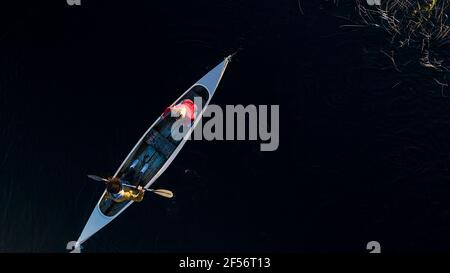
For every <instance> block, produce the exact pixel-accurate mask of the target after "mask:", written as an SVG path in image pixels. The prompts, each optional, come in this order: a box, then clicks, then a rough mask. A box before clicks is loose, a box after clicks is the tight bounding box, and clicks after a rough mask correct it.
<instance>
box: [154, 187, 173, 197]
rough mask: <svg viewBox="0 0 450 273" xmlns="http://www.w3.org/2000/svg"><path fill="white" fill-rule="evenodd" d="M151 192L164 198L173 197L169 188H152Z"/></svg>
mask: <svg viewBox="0 0 450 273" xmlns="http://www.w3.org/2000/svg"><path fill="white" fill-rule="evenodd" d="M152 192H153V193H155V194H157V195H161V196H163V197H166V198H172V197H173V192H171V191H169V190H163V189H157V190H152Z"/></svg>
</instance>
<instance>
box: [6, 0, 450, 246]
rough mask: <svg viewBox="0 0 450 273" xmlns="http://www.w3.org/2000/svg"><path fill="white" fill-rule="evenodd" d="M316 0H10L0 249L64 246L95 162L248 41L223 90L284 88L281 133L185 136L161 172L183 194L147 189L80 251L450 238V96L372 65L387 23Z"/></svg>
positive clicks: (277, 92) (230, 96) (110, 160)
mask: <svg viewBox="0 0 450 273" xmlns="http://www.w3.org/2000/svg"><path fill="white" fill-rule="evenodd" d="M321 2H322V1H311V2H308V3H303V7H304V12H305V15H302V14H301V12H300V11H299V9H298V2H297V1H295V0H294V1H258V2H256V1H243V0H241V1H206V0H201V1H177V2H167V1H134V2H133V3H132V4H131V3H128V2H125V1H95V2H93V1H89V2H87V1H85V2H83V4H82V6H81V7H69V6H66V4H65V3H64V1H59V3H54V2H49V3H44V2H34V3H27V4H23V3H22V4H15V5H6V4H2V5H3V6H2V7H1V8H0V10H1V13H2V16H1V17H0V18H1V19H0V20H1V21H0V22H1V32H0V44H1V55H0V69H1V70H0V71H1V75H0V124H1V130H0V143H1V145H0V183H1V184H0V185H1V187H2V190H0V221H1V225H2V226H1V228H0V251H2V252H9V251H13V252H59V251H65V244H66V243H67V242H68V241H70V240H75V239H76V238H77V237H78V235H79V233H80V231H81V229H82V228H83V226H84V224H85V221H86V220H87V218H88V216H89V215H90V213H91V211H92V208H93V206H94V205H95V203H96V202H97V200H98V197H99V195H100V194H101V191H102V185H98V184H95V183H94V182H91V181H89V180H87V179H86V174H89V173H96V174H99V175H105V176H106V175H108V174H111V173H112V172H114V171H115V170H116V168H117V167H118V166H119V164H120V163H121V161H122V160H123V158H124V157H125V156H126V155H127V153H128V152H129V150H130V149H131V148H132V147H133V145H134V144H135V143H136V141H137V140H138V139H139V137H140V136H141V134H142V133H143V132H144V131H145V130H146V129H147V128H148V126H149V125H150V124H151V123H152V122H153V121H154V119H155V118H156V117H157V116H158V114H159V113H160V112H161V111H162V110H163V109H164V107H165V106H166V105H168V104H170V103H171V102H172V101H173V100H174V99H175V98H176V97H178V96H179V94H180V93H181V92H183V91H184V90H185V89H186V88H187V87H189V86H190V85H191V84H192V83H193V82H195V81H196V80H197V79H198V78H199V77H201V76H202V75H203V74H205V73H206V72H207V71H208V70H209V69H210V68H212V67H213V66H214V65H215V64H216V63H217V62H218V61H220V59H221V58H222V57H224V56H226V55H228V54H230V53H232V52H233V51H234V50H236V49H238V48H242V51H241V52H240V53H239V55H238V56H237V57H236V58H235V60H234V62H233V63H232V64H231V66H230V68H229V70H228V71H227V72H226V75H225V77H224V79H223V81H222V83H221V86H220V88H219V90H218V92H217V94H216V96H215V97H214V99H213V103H215V104H218V105H226V104H243V105H247V104H257V105H258V104H268V105H272V104H279V105H280V112H281V120H280V122H281V125H280V127H281V131H280V147H279V149H278V150H277V151H276V152H260V151H259V143H258V142H242V141H241V142H239V141H234V142H206V141H202V142H190V143H188V144H187V145H186V146H185V148H184V149H183V151H182V152H181V153H180V155H179V156H178V157H177V159H176V160H175V161H174V163H173V164H172V166H171V167H170V168H169V169H168V170H167V171H166V173H165V174H164V175H163V176H162V177H161V178H160V179H159V181H158V182H157V184H156V185H157V186H160V187H163V188H164V187H165V188H170V189H173V190H174V191H175V193H176V199H175V200H174V201H167V200H165V199H162V198H158V197H150V195H149V196H148V197H147V198H146V200H145V201H144V202H143V203H141V204H137V205H133V206H132V207H131V208H130V209H129V210H127V212H126V213H125V214H123V215H121V216H120V218H118V219H117V221H115V222H113V223H112V224H111V225H110V226H108V227H107V228H105V229H104V230H102V231H101V232H99V233H98V234H97V235H95V236H94V237H93V238H91V239H90V240H89V241H88V242H87V243H86V244H85V248H86V251H89V252H96V251H100V252H174V251H206V252H208V251H212V252H233V251H240V252H242V251H271V252H272V251H276V252H342V251H344V252H349V251H351V252H365V251H366V250H365V246H366V243H367V242H368V241H371V240H377V241H379V242H380V243H381V244H382V247H383V250H384V251H386V252H389V251H390V252H397V251H448V250H449V248H450V247H449V245H450V237H449V231H450V230H449V227H450V215H449V214H450V213H449V209H448V208H449V206H450V201H448V194H447V193H448V192H449V189H450V185H449V182H448V176H449V171H448V162H449V156H448V155H449V152H450V147H449V145H448V144H447V143H448V140H449V136H450V134H449V133H450V132H449V129H450V124H449V122H448V121H449V120H450V117H449V115H448V109H449V103H450V101H449V99H448V98H446V97H443V96H442V93H441V92H436V90H428V89H423V88H422V89H421V88H409V87H407V86H406V87H401V88H391V87H392V86H393V85H394V84H395V83H396V81H395V80H392V79H391V78H392V77H386V76H387V74H386V72H380V71H375V70H371V69H368V68H367V62H368V61H367V54H366V52H367V51H366V50H365V49H367V46H368V45H369V46H370V45H372V46H373V43H379V41H380V40H379V39H380V38H379V37H378V36H376V35H374V36H371V35H368V36H365V34H363V33H362V32H361V31H353V32H350V33H348V32H345V31H343V30H342V28H339V25H340V24H344V23H348V22H345V20H343V19H340V18H336V17H334V16H332V14H333V11H334V9H335V7H332V6H331V5H330V4H327V5H322V6H320V3H321ZM384 61H385V60H381V59H380V62H384ZM419 76H420V75H419ZM385 79H389V80H385ZM391 81H392V82H391ZM418 81H419V82H420V77H419V80H418ZM413 87H414V86H413ZM438 91H440V90H438Z"/></svg>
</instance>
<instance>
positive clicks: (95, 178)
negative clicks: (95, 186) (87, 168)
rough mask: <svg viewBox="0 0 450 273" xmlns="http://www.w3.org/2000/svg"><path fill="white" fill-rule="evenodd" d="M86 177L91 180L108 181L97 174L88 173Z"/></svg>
mask: <svg viewBox="0 0 450 273" xmlns="http://www.w3.org/2000/svg"><path fill="white" fill-rule="evenodd" d="M88 177H89V178H90V179H92V180H95V181H100V182H108V180H107V179H105V178H103V177H100V176H97V175H92V174H89V175H88Z"/></svg>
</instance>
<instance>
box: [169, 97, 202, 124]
mask: <svg viewBox="0 0 450 273" xmlns="http://www.w3.org/2000/svg"><path fill="white" fill-rule="evenodd" d="M196 111H197V106H196V105H195V103H194V102H193V101H192V100H190V99H185V100H183V101H182V102H181V103H179V104H177V105H174V106H169V107H167V108H166V110H165V111H164V113H163V116H164V117H166V116H168V115H170V116H171V117H175V118H183V119H186V120H187V121H189V122H190V123H192V122H193V121H194V120H195V116H196Z"/></svg>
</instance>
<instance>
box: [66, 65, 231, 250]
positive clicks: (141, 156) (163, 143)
mask: <svg viewBox="0 0 450 273" xmlns="http://www.w3.org/2000/svg"><path fill="white" fill-rule="evenodd" d="M230 61H231V56H228V57H227V58H225V60H224V61H222V62H221V63H220V64H219V65H217V66H216V67H215V68H214V69H212V70H211V71H209V72H208V73H207V74H206V75H205V76H203V78H201V79H200V80H199V81H198V82H196V83H195V84H194V85H192V86H191V87H190V88H189V89H188V90H187V91H186V92H184V93H183V94H182V95H181V96H180V97H179V98H178V99H177V100H176V101H175V102H174V103H173V104H172V106H173V105H176V104H178V103H180V102H181V101H183V100H184V99H191V100H192V101H194V102H195V103H196V104H198V103H199V100H198V97H201V99H202V101H201V104H202V105H196V106H197V109H201V110H200V111H199V112H198V113H197V115H196V117H195V120H194V121H193V123H192V126H191V127H190V128H189V130H185V132H183V135H181V137H180V135H178V136H177V137H175V138H173V137H172V134H171V133H172V132H171V128H172V124H173V122H174V119H173V118H171V117H169V118H167V117H164V116H162V115H161V116H160V117H159V118H158V119H157V120H156V121H155V122H154V123H153V124H152V126H150V128H149V129H148V130H147V131H146V132H145V134H144V135H143V136H142V137H141V139H140V140H139V141H138V143H137V144H136V145H135V146H134V148H133V149H132V150H131V152H130V153H129V154H128V156H127V157H126V158H125V160H124V161H123V162H122V164H121V165H120V167H119V169H118V170H117V172H116V173H115V174H114V176H115V177H119V178H121V179H124V180H126V181H127V182H128V183H130V184H133V185H134V186H137V185H142V186H144V185H145V186H144V187H145V188H146V189H148V188H149V187H150V186H151V185H152V184H153V183H154V182H155V181H156V180H157V179H158V177H159V176H160V175H161V174H162V173H163V172H164V171H165V170H166V169H167V167H168V166H169V165H170V163H172V161H173V160H174V158H175V157H176V156H177V154H178V153H179V152H180V150H181V148H182V147H183V146H184V144H185V143H186V140H187V139H189V137H190V135H191V133H192V131H193V130H194V128H195V126H196V125H197V123H198V121H199V120H200V119H201V118H202V116H203V113H204V111H205V110H206V108H207V106H208V104H209V102H210V101H211V98H212V96H213V95H214V92H215V91H216V89H217V86H218V85H219V82H220V80H221V78H222V76H223V74H224V72H225V70H226V68H227V65H228V63H229V62H230ZM195 98H197V99H195ZM132 203H133V202H132V201H127V202H122V203H116V202H114V201H112V200H110V199H108V198H106V191H105V192H104V193H103V194H102V196H101V198H100V200H99V201H98V203H97V205H96V206H95V208H94V210H93V211H92V214H91V216H90V217H89V219H88V221H87V223H86V225H85V226H84V229H83V231H82V232H81V235H80V237H79V238H78V240H77V241H76V243H75V244H74V248H75V249H78V250H79V249H80V247H81V244H82V243H84V242H85V241H86V240H88V239H89V238H90V237H91V236H92V235H94V234H95V233H97V232H98V231H99V230H100V229H102V228H103V227H105V226H106V225H107V224H109V223H110V222H111V221H113V220H114V219H115V218H116V217H117V216H119V215H120V214H121V213H122V212H124V211H125V210H126V209H127V208H128V207H129V206H130V205H131V204H132Z"/></svg>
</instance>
